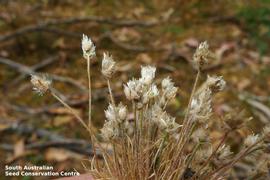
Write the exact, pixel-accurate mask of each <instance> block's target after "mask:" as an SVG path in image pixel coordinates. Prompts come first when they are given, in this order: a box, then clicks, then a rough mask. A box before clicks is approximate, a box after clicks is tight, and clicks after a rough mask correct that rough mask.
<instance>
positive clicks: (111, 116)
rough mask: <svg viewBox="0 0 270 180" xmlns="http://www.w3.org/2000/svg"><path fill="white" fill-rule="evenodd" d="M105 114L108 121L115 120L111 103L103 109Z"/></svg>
mask: <svg viewBox="0 0 270 180" xmlns="http://www.w3.org/2000/svg"><path fill="white" fill-rule="evenodd" d="M105 116H106V118H107V120H108V121H115V120H116V114H115V112H114V108H113V106H112V105H111V104H109V106H108V109H107V110H105Z"/></svg>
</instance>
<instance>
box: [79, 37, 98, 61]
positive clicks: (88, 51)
mask: <svg viewBox="0 0 270 180" xmlns="http://www.w3.org/2000/svg"><path fill="white" fill-rule="evenodd" d="M82 51H83V57H84V58H85V59H88V58H89V59H90V58H92V57H94V56H96V47H95V45H94V43H93V42H92V40H91V39H90V38H89V37H88V36H87V35H85V34H83V38H82Z"/></svg>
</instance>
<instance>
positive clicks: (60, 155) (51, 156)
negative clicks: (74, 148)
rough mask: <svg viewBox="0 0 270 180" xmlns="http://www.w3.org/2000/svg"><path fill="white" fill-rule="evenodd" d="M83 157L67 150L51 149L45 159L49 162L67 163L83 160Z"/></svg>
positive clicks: (46, 153)
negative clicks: (68, 161) (71, 160)
mask: <svg viewBox="0 0 270 180" xmlns="http://www.w3.org/2000/svg"><path fill="white" fill-rule="evenodd" d="M81 158H82V156H81V155H79V154H76V153H73V152H70V151H68V150H65V149H59V148H49V149H48V150H47V151H46V152H45V159H46V160H47V161H57V162H61V161H65V160H68V159H81Z"/></svg>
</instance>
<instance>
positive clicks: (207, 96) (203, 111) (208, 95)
mask: <svg viewBox="0 0 270 180" xmlns="http://www.w3.org/2000/svg"><path fill="white" fill-rule="evenodd" d="M211 103H212V92H211V90H210V89H209V88H208V87H207V88H204V89H203V90H202V91H201V92H200V94H198V95H197V97H194V98H193V99H192V101H191V106H190V115H191V117H192V119H193V120H200V121H203V120H207V119H208V118H209V117H210V116H211V112H212V107H211Z"/></svg>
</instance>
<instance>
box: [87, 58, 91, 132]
mask: <svg viewBox="0 0 270 180" xmlns="http://www.w3.org/2000/svg"><path fill="white" fill-rule="evenodd" d="M90 67H91V66H90V57H89V56H87V76H88V98H89V102H88V103H89V110H88V126H89V127H90V126H91V123H92V122H91V114H92V95H91V94H92V92H91V69H90Z"/></svg>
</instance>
